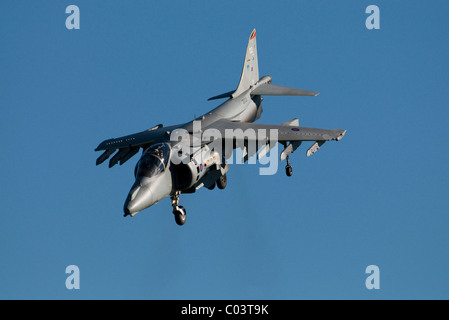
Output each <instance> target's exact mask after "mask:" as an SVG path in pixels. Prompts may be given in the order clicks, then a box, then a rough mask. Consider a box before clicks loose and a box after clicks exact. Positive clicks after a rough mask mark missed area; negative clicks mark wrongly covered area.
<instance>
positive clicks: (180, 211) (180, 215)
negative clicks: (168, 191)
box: [171, 191, 187, 226]
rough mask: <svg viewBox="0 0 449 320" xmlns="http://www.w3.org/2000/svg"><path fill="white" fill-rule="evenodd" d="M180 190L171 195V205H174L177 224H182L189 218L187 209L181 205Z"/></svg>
mask: <svg viewBox="0 0 449 320" xmlns="http://www.w3.org/2000/svg"><path fill="white" fill-rule="evenodd" d="M180 193H181V192H180V191H176V193H175V194H174V195H172V196H171V205H172V207H173V214H174V215H175V221H176V224H177V225H179V226H182V225H183V224H184V223H186V220H187V210H186V209H185V208H184V207H183V206H180V205H179V194H180Z"/></svg>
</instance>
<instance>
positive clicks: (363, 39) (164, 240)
mask: <svg viewBox="0 0 449 320" xmlns="http://www.w3.org/2000/svg"><path fill="white" fill-rule="evenodd" d="M71 4H75V5H77V6H78V7H79V8H80V11H81V15H80V27H81V28H80V30H67V29H66V27H65V20H66V18H67V16H68V14H66V13H65V8H66V7H67V6H68V5H71ZM371 4H375V5H378V6H379V8H380V27H381V28H380V30H368V29H367V28H366V27H365V20H366V18H367V17H368V14H366V13H365V9H366V7H367V6H368V5H371ZM447 12H449V3H448V2H447V1H443V0H439V1H438V0H434V1H377V0H370V1H360V0H352V1H349V0H348V1H346V0H344V1H298V0H295V1H244V2H242V1H227V2H219V1H86V0H73V1H61V0H58V1H17V0H15V1H12V0H2V1H1V2H0V43H1V47H0V48H1V50H0V70H1V71H0V112H1V113H0V134H1V138H2V148H1V149H2V151H1V156H0V170H1V171H0V175H1V177H2V178H1V179H2V190H1V193H0V197H1V203H0V205H1V222H0V298H2V299H9V298H19V299H34V298H39V299H53V298H58V299H59V298H60V299H129V298H132V299H349V298H350V299H418V298H423V299H430V298H432V299H448V298H449V289H448V282H449V276H448V275H449V273H448V270H449V257H448V244H449V235H448V227H449V209H448V208H449V200H448V199H449V197H448V191H449V174H448V163H449V152H448V146H447V133H448V130H447V129H448V118H449V90H448V88H447V87H448V85H449V62H448V57H449V29H448V26H447ZM253 28H256V29H257V43H258V55H259V68H260V74H261V75H265V74H269V75H271V76H272V77H273V83H274V84H278V85H286V86H291V87H297V88H302V89H307V90H314V91H318V92H320V95H319V96H318V97H266V98H265V100H264V102H263V107H264V113H263V115H262V118H261V119H260V120H259V122H264V123H273V124H276V123H282V122H284V121H287V120H290V119H292V118H294V117H298V118H299V119H300V124H301V125H303V126H308V127H321V128H331V129H333V128H342V129H347V130H348V132H347V134H346V136H345V138H344V139H343V140H342V141H340V142H332V143H328V144H325V145H324V146H323V147H322V149H321V150H320V151H319V152H318V153H316V154H315V155H314V156H312V157H310V158H306V156H305V150H306V149H307V146H302V147H301V148H300V149H299V150H298V151H297V152H296V153H295V154H294V156H293V158H292V164H293V169H294V174H293V177H291V178H288V177H286V176H285V173H284V170H283V165H282V167H281V170H280V171H279V173H278V174H277V175H273V176H259V175H258V169H259V168H258V166H255V165H244V166H242V165H234V166H232V167H231V170H230V171H229V173H228V186H227V188H226V189H225V190H223V191H220V190H218V189H215V190H214V191H209V190H207V189H204V188H203V189H201V190H200V191H199V192H198V193H197V194H195V195H184V196H182V198H181V203H182V205H184V206H185V207H186V208H187V210H188V220H187V223H186V225H184V226H183V227H178V226H177V225H176V224H175V222H174V219H173V215H172V213H171V205H170V200H169V199H164V200H163V201H161V202H160V203H158V204H157V205H155V206H153V207H151V208H150V209H148V210H145V211H143V212H141V213H139V214H138V215H137V216H135V217H134V218H129V217H128V218H123V216H122V215H123V212H122V207H123V203H124V200H125V198H126V195H127V193H128V191H129V189H130V187H131V185H132V183H133V169H134V165H135V163H136V162H137V158H138V157H135V158H133V159H132V160H130V161H129V162H127V163H126V164H125V165H123V166H121V167H120V166H116V167H114V168H112V169H109V168H108V167H107V164H106V165H102V166H99V167H96V166H95V160H96V158H97V157H98V156H99V153H95V152H94V149H95V147H96V146H97V145H98V144H99V143H100V142H101V141H103V140H104V139H107V138H112V137H118V136H122V135H126V134H131V133H134V132H138V131H142V130H145V129H147V128H150V127H152V126H154V125H156V124H159V123H163V124H164V125H170V124H176V123H181V122H184V121H188V120H191V119H193V116H194V114H196V115H199V114H202V113H205V112H207V111H208V110H210V109H212V108H214V107H215V106H216V105H217V101H212V102H211V101H209V102H208V101H206V99H207V98H208V97H211V96H213V95H216V94H220V93H223V92H226V91H229V90H232V89H234V88H235V87H236V86H237V83H238V80H239V77H240V72H241V68H242V63H243V58H244V54H245V49H246V45H247V40H248V37H249V35H250V33H251V31H252V29H253ZM218 103H219V102H218ZM72 264H74V265H77V266H78V267H79V268H80V272H81V279H80V280H81V281H80V286H81V289H79V290H67V289H66V287H65V280H66V277H67V276H68V275H67V274H65V268H66V267H67V266H68V265H72ZM368 265H377V266H379V268H380V286H381V288H380V290H367V289H366V287H365V279H366V277H367V276H368V275H367V274H365V268H366V267H367V266H368Z"/></svg>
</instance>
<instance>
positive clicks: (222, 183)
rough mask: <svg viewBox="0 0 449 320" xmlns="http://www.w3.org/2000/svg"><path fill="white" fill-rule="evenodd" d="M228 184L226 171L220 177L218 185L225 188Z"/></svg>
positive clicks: (219, 187)
mask: <svg viewBox="0 0 449 320" xmlns="http://www.w3.org/2000/svg"><path fill="white" fill-rule="evenodd" d="M227 184H228V178H227V177H226V173H225V174H224V175H222V176H221V177H220V178H218V180H217V187H218V189H221V190H223V189H224V188H226V185H227Z"/></svg>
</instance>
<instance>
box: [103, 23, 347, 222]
mask: <svg viewBox="0 0 449 320" xmlns="http://www.w3.org/2000/svg"><path fill="white" fill-rule="evenodd" d="M271 80H272V79H271V77H270V76H264V77H262V78H259V70H258V60H257V47H256V31H255V30H253V32H252V33H251V36H250V39H249V41H248V47H247V52H246V55H245V61H244V65H243V71H242V75H241V79H240V82H239V85H238V87H237V89H236V90H235V91H233V92H232V91H231V92H228V93H225V94H221V95H218V96H215V97H212V98H210V99H209V100H214V99H221V98H229V99H228V100H227V101H225V102H224V103H222V104H220V105H219V106H217V107H216V108H214V109H213V110H211V111H210V112H208V113H206V114H204V115H202V116H200V117H198V118H196V119H194V120H192V121H189V122H186V123H183V124H180V125H174V126H169V127H163V126H162V125H158V126H156V127H154V128H151V129H148V130H145V131H143V132H139V133H135V134H132V135H128V136H124V137H120V138H116V139H108V140H105V141H103V142H102V143H100V145H99V146H98V147H97V148H96V149H95V150H96V151H100V150H104V151H105V152H104V153H103V154H102V155H101V156H100V157H99V158H98V159H97V165H99V164H101V163H102V162H104V161H105V160H106V159H108V158H109V156H111V155H112V154H113V153H114V152H115V151H116V150H117V149H118V152H117V153H116V154H115V155H114V156H113V157H112V158H111V160H110V162H109V167H112V166H114V165H115V164H117V163H120V165H121V164H123V163H125V162H126V161H128V160H129V159H130V158H131V157H132V156H134V155H135V154H136V153H137V152H138V151H139V150H140V148H142V149H143V152H142V156H141V158H140V160H139V161H138V162H137V164H136V167H135V170H134V171H135V172H134V175H135V178H136V180H135V182H134V184H133V186H132V187H131V190H130V191H129V194H128V196H127V198H126V201H125V204H124V208H123V209H124V213H125V216H127V215H131V216H134V215H135V214H136V213H137V212H139V211H142V210H144V209H145V208H148V207H150V206H152V205H153V204H155V203H157V202H158V201H160V200H161V199H163V198H165V197H167V196H170V197H171V199H172V206H173V213H174V214H175V220H176V222H177V223H178V224H179V225H182V224H184V222H185V219H186V210H185V208H184V207H182V206H180V205H179V203H178V201H179V195H180V194H181V193H193V192H195V191H196V190H197V189H199V188H201V187H202V186H205V187H207V188H208V189H210V190H212V189H213V188H214V187H215V186H218V188H220V189H223V188H224V187H225V186H226V181H227V179H226V172H227V171H228V170H229V166H228V165H227V163H226V156H224V155H223V154H222V153H217V152H212V149H211V148H209V145H208V142H204V141H200V144H199V147H198V148H197V149H196V151H194V152H193V151H192V154H191V155H190V157H189V158H188V162H187V163H182V164H174V163H172V161H171V159H172V155H173V153H174V152H176V151H174V148H175V145H176V144H177V142H178V141H172V140H171V134H172V133H173V132H175V131H176V130H178V129H183V130H184V131H185V132H187V133H188V134H189V135H190V136H191V137H192V136H194V134H195V133H194V130H195V121H200V125H201V129H206V128H212V129H216V130H219V131H220V132H224V130H227V129H242V130H245V129H248V128H249V129H254V130H260V129H264V130H268V129H275V130H277V131H279V133H280V134H279V139H278V140H277V142H279V143H281V144H282V145H284V147H285V149H284V151H283V152H282V153H281V161H282V160H283V159H285V158H286V159H287V166H286V170H287V171H286V172H287V175H288V176H291V174H292V170H291V166H290V163H289V158H288V157H289V155H290V154H291V153H293V152H294V151H295V149H296V148H298V147H299V145H300V144H301V142H302V141H315V144H314V145H313V146H312V147H311V148H310V149H309V150H308V151H307V156H309V155H311V154H313V153H314V152H316V150H318V148H319V147H320V146H321V145H322V144H323V143H324V142H325V141H330V140H337V141H338V140H340V139H341V138H342V137H343V136H344V134H345V133H346V130H341V129H333V130H329V129H314V128H306V127H299V122H298V119H296V118H295V119H293V120H290V121H287V122H285V123H283V124H280V125H266V124H258V123H257V124H256V123H254V121H256V120H258V119H259V118H260V116H261V114H262V106H261V102H262V100H263V99H262V95H291V96H293V95H294V96H316V95H318V93H316V92H313V91H306V90H301V89H293V88H287V87H281V86H276V85H271ZM192 139H193V138H192ZM248 139H249V138H248ZM209 142H210V141H209ZM220 142H222V141H220ZM245 142H247V141H245ZM267 146H268V142H267ZM235 147H237V146H234V148H235ZM192 150H193V149H192Z"/></svg>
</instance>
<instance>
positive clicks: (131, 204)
mask: <svg viewBox="0 0 449 320" xmlns="http://www.w3.org/2000/svg"><path fill="white" fill-rule="evenodd" d="M152 204H153V194H152V192H151V190H150V188H148V187H141V186H140V185H134V186H133V187H132V188H131V190H130V191H129V194H128V197H127V198H126V201H125V205H124V206H123V212H124V213H125V215H124V216H125V217H126V216H128V215H131V216H133V215H135V214H136V213H137V212H139V211H142V210H143V209H145V208H148V207H149V206H151V205H152Z"/></svg>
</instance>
